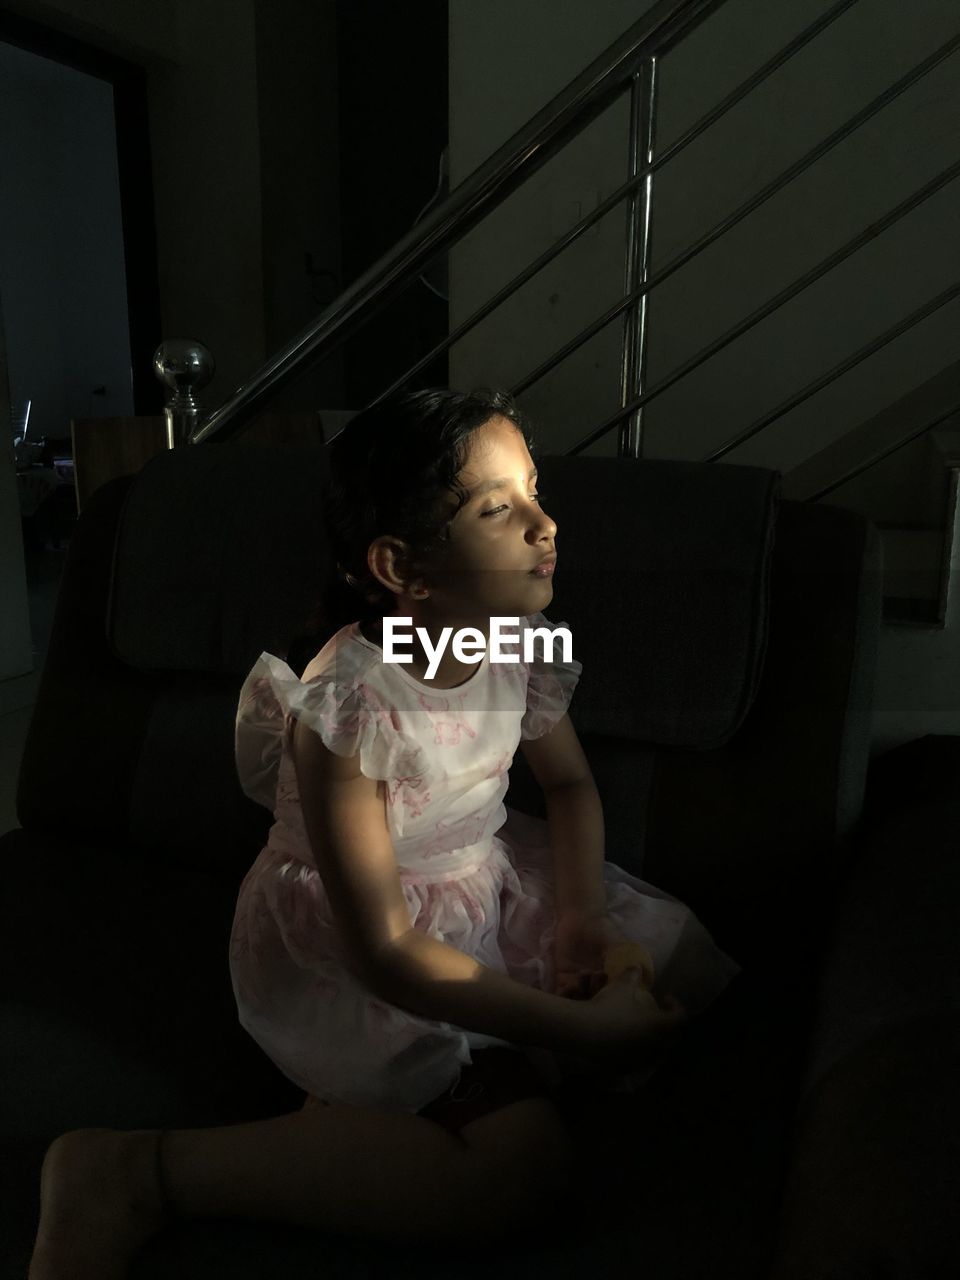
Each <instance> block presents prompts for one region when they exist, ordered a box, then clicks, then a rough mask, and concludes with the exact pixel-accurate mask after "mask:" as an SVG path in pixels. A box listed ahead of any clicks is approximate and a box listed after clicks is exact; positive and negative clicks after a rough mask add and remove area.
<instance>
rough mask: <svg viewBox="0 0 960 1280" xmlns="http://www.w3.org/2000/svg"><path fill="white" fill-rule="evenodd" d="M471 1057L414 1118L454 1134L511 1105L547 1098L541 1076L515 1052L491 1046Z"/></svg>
mask: <svg viewBox="0 0 960 1280" xmlns="http://www.w3.org/2000/svg"><path fill="white" fill-rule="evenodd" d="M472 1056H473V1062H471V1063H468V1064H467V1065H465V1066H464V1067H462V1068H461V1071H460V1079H459V1080H457V1081H456V1082H455V1083H454V1084H452V1085H451V1086H450V1088H449V1089H446V1090H445V1091H444V1092H443V1093H441V1094H440V1096H439V1097H437V1098H434V1099H433V1101H432V1102H428V1103H427V1105H426V1106H425V1107H421V1108H420V1110H419V1111H418V1112H417V1114H418V1115H421V1116H425V1117H426V1118H427V1119H428V1120H435V1121H436V1123H437V1124H441V1125H443V1127H444V1128H445V1129H452V1130H453V1131H454V1132H457V1131H458V1130H460V1129H462V1128H463V1126H464V1125H465V1124H469V1123H470V1122H471V1121H472V1120H478V1119H479V1118H480V1117H481V1116H485V1115H488V1114H489V1113H490V1112H491V1111H499V1110H500V1108H501V1107H506V1106H509V1105H510V1103H511V1102H522V1101H523V1100H524V1099H526V1098H549V1097H550V1096H551V1094H550V1089H549V1088H548V1086H547V1084H546V1082H545V1081H544V1079H543V1077H542V1076H541V1075H540V1073H539V1072H538V1071H537V1070H536V1068H535V1067H534V1066H533V1064H532V1063H531V1062H530V1060H529V1059H528V1058H527V1057H526V1055H525V1054H523V1053H522V1052H521V1051H520V1050H519V1049H511V1048H508V1047H507V1046H506V1045H491V1046H490V1047H489V1048H487V1049H474V1050H473V1055H472Z"/></svg>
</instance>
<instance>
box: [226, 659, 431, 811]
mask: <svg viewBox="0 0 960 1280" xmlns="http://www.w3.org/2000/svg"><path fill="white" fill-rule="evenodd" d="M293 719H296V720H302V721H303V723H304V724H306V725H307V726H308V728H310V729H313V730H314V731H315V732H316V733H318V734H319V735H320V738H321V740H322V741H323V743H324V745H325V746H326V747H328V748H329V749H330V750H331V751H333V752H334V753H335V754H336V755H338V756H353V755H357V754H359V756H360V770H361V772H362V773H364V774H365V775H366V776H367V777H368V778H375V779H377V780H384V779H390V778H395V777H400V776H405V777H410V776H415V775H417V774H419V773H421V772H423V769H424V766H425V762H424V759H423V751H422V748H421V747H420V746H419V744H418V743H416V742H415V741H414V740H413V739H412V738H410V737H408V736H407V735H406V734H404V733H402V732H401V731H400V730H399V729H397V728H396V727H395V726H394V723H393V720H392V719H391V716H390V711H389V708H388V707H387V706H386V705H385V704H384V703H383V700H382V698H381V697H380V696H379V694H378V693H377V691H376V690H375V689H373V688H371V687H370V686H369V685H368V684H365V683H364V682H363V681H362V680H359V681H344V680H342V679H337V678H335V677H334V675H333V673H332V672H325V673H321V674H320V675H318V676H315V677H314V678H313V679H312V680H306V681H303V680H301V679H300V677H299V676H298V675H297V674H296V672H295V671H294V670H293V669H292V668H291V667H289V666H288V665H287V664H286V662H284V661H283V660H282V659H280V658H277V657H274V655H273V654H270V653H262V654H261V655H260V657H259V658H258V659H257V661H256V663H255V664H254V666H253V668H252V669H251V671H250V673H249V675H248V676H247V678H246V680H245V681H244V683H243V686H242V688H241V690H240V697H239V702H238V706H237V719H236V736H235V747H236V764H237V775H238V777H239V779H240V785H241V787H242V788H243V791H244V792H245V794H246V795H248V796H249V797H250V798H251V799H252V800H255V801H256V802H257V803H258V804H262V805H264V806H265V807H266V808H268V809H270V810H271V811H273V809H274V806H275V802H276V791H277V774H278V770H279V767H280V758H281V755H282V751H283V739H284V736H285V734H286V732H287V728H288V726H289V725H290V723H291V721H292V720H293Z"/></svg>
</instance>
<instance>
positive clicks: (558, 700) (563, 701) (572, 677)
mask: <svg viewBox="0 0 960 1280" xmlns="http://www.w3.org/2000/svg"><path fill="white" fill-rule="evenodd" d="M524 624H525V626H524V630H526V629H527V628H529V627H545V628H546V629H547V630H548V631H556V630H557V629H558V628H560V627H566V626H567V624H566V623H565V622H549V621H548V620H547V619H546V618H545V617H544V616H543V614H542V613H535V614H532V615H531V616H530V617H529V618H525V619H524ZM546 652H548V653H549V652H550V649H549V646H548V647H547V649H546ZM552 652H553V658H554V660H553V661H552V662H550V661H547V660H545V658H544V642H543V640H542V639H541V638H540V637H536V638H535V641H534V657H533V660H532V661H531V662H525V663H523V666H524V667H525V668H526V669H527V673H528V675H527V709H526V711H525V712H524V715H523V719H522V720H521V721H520V738H521V740H523V739H529V738H542V737H543V735H544V734H545V733H547V732H548V731H549V730H550V729H552V728H553V727H554V725H555V724H556V723H557V721H558V720H561V719H562V718H563V716H564V714H565V713H566V710H567V708H568V707H569V706H570V700H571V698H572V697H573V691H574V689H576V687H577V681H578V680H579V679H580V672H581V671H582V670H583V664H582V663H580V662H577V661H576V659H575V658H573V656H572V654H571V658H570V661H569V662H567V661H565V660H564V658H563V644H562V641H561V639H560V638H559V637H558V638H557V639H556V640H555V641H554V642H553V650H552Z"/></svg>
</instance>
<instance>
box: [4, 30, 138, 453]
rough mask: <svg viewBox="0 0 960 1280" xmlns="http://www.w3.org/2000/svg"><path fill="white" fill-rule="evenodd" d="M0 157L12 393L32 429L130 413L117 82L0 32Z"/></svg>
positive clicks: (57, 432) (39, 431)
mask: <svg viewBox="0 0 960 1280" xmlns="http://www.w3.org/2000/svg"><path fill="white" fill-rule="evenodd" d="M0 164H2V169H3V174H4V182H3V191H2V193H0V294H2V296H3V306H4V316H5V319H6V330H7V356H8V359H9V362H10V372H11V376H10V383H11V386H10V394H11V398H12V400H13V403H14V405H15V406H20V405H21V404H22V402H23V401H25V400H27V399H30V400H32V407H31V413H30V423H29V428H28V430H29V434H30V436H31V437H33V438H35V439H36V438H38V437H40V436H43V435H46V436H69V434H70V419H71V417H74V416H78V417H79V416H85V415H88V414H91V413H97V414H100V413H103V414H109V415H117V416H123V415H126V414H130V413H132V412H133V398H132V392H131V380H130V341H129V332H128V328H127V304H126V281H125V275H124V264H123V245H122V233H121V224H120V202H119V196H118V191H117V155H116V140H115V137H114V129H113V94H112V91H111V88H110V86H109V85H107V84H105V83H104V82H103V81H102V80H96V79H94V78H93V77H91V76H87V75H83V74H81V73H80V72H78V71H74V70H72V69H71V68H70V67H64V66H61V65H60V64H59V63H55V62H50V61H48V60H47V59H45V58H38V57H36V56H34V55H33V54H30V53H27V52H25V51H23V50H21V49H16V48H13V47H11V46H10V45H5V44H0ZM100 385H102V386H104V387H105V388H106V395H105V396H102V397H99V396H98V397H96V398H94V397H93V396H92V394H91V391H92V388H93V387H95V386H100Z"/></svg>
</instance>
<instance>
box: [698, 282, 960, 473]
mask: <svg viewBox="0 0 960 1280" xmlns="http://www.w3.org/2000/svg"><path fill="white" fill-rule="evenodd" d="M958 295H960V284H953V285H951V286H950V288H949V289H944V291H943V292H942V293H938V294H937V296H936V297H935V298H934V299H932V301H930V302H925V303H924V304H923V306H922V307H918V308H917V310H916V311H912V312H911V313H910V315H909V316H907V318H906V319H905V320H902V321H900V323H899V324H895V325H893V327H892V328H890V329H887V330H886V331H885V332H884V333H882V334H881V335H880V337H879V338H874V340H873V341H872V342H868V343H867V345H866V346H864V347H861V348H860V350H859V351H855V352H854V353H853V355H852V356H848V357H847V358H846V359H845V360H841V361H840V363H839V364H838V365H834V367H833V368H832V369H829V370H828V371H827V372H826V373H825V374H823V375H822V377H819V378H815V379H814V380H813V382H808V383H807V385H806V386H805V387H803V388H802V389H801V390H800V391H798V392H796V394H795V395H792V396H790V397H789V398H788V399H787V400H784V401H783V402H782V404H779V405H777V407H776V408H775V409H771V411H770V412H769V413H766V414H764V416H763V417H762V418H760V419H759V420H758V421H757V422H755V423H754V424H753V425H752V426H749V427H747V429H746V430H745V431H741V432H740V434H739V435H738V436H736V437H735V438H734V439H733V440H729V441H728V442H727V443H726V444H725V445H723V446H722V447H721V448H720V449H717V450H716V452H715V453H712V454H710V455H709V457H707V458H704V459H703V461H704V462H716V460H717V458H722V457H723V455H724V454H725V453H729V452H730V450H731V449H735V448H736V447H737V445H740V444H743V443H744V442H745V441H747V440H749V439H751V438H752V437H753V436H755V435H756V434H757V433H758V432H759V431H763V430H764V428H765V427H769V426H770V424H771V423H773V422H776V421H777V419H778V418H782V417H783V416H784V415H785V414H788V413H790V412H791V410H793V409H796V408H797V406H798V405H801V404H803V402H804V401H805V400H809V399H810V397H811V396H813V395H816V393H817V392H818V391H822V390H823V388H824V387H826V386H829V385H830V383H831V382H834V381H835V380H836V379H837V378H840V377H842V376H843V374H845V373H849V371H850V370H851V369H852V368H854V366H855V365H858V364H860V363H862V361H864V360H866V359H867V358H868V356H872V355H874V354H875V353H876V352H877V351H879V350H880V349H881V348H882V347H885V346H887V344H888V343H890V342H893V340H894V338H899V337H900V335H901V334H902V333H906V331H907V330H908V329H912V328H913V326H914V325H915V324H919V323H920V321H921V320H926V318H927V316H931V315H933V313H934V312H935V311H939V310H940V308H941V307H945V306H946V305H947V303H948V302H951V301H952V300H953V299H954V298H956V297H957V296H958Z"/></svg>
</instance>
